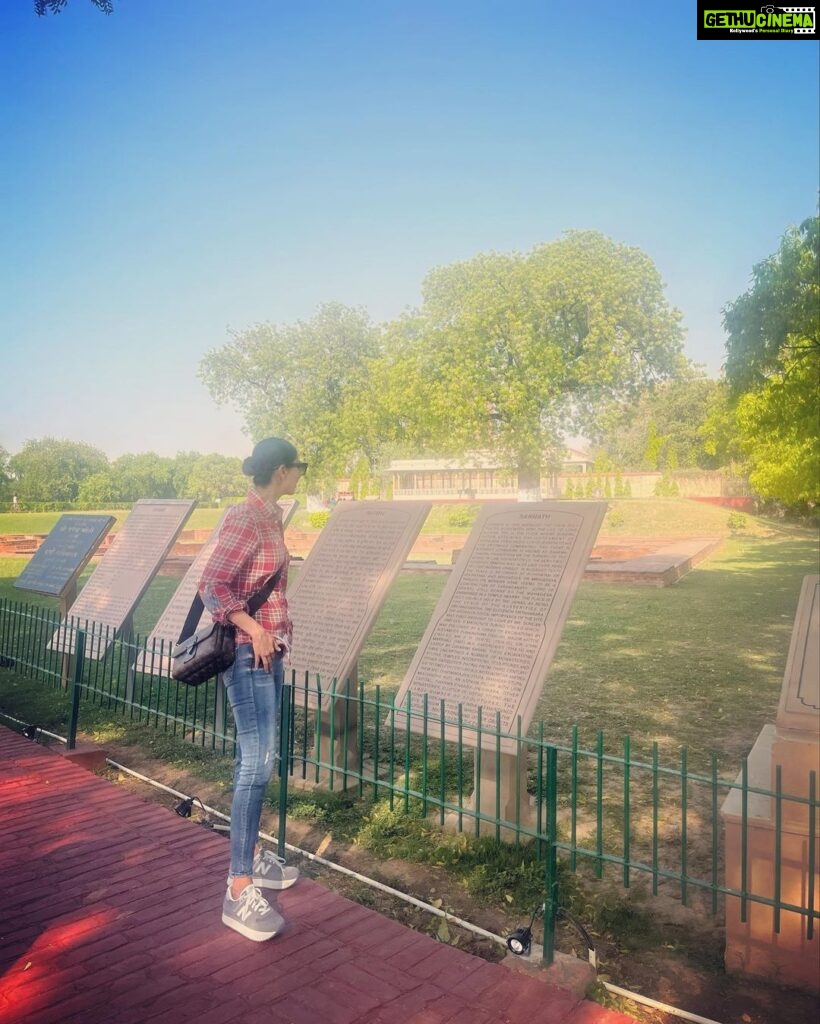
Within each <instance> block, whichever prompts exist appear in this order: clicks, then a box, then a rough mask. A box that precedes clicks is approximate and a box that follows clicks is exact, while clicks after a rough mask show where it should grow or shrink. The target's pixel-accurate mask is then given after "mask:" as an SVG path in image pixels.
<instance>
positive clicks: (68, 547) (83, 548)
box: [14, 514, 116, 597]
mask: <svg viewBox="0 0 820 1024" xmlns="http://www.w3.org/2000/svg"><path fill="white" fill-rule="evenodd" d="M115 522H116V519H115V517H114V516H86V515H74V514H71V515H65V516H60V518H59V519H58V520H57V522H56V523H55V524H54V527H53V529H52V530H51V532H50V533H49V535H48V536H47V537H46V539H45V540H44V541H43V543H42V544H41V545H40V547H39V548H38V549H37V551H36V552H35V553H34V556H33V557H32V559H31V561H30V562H29V563H28V565H27V566H26V567H25V569H23V571H22V572H21V573H20V575H19V576H18V577H17V579H16V580H15V581H14V585H15V587H20V589H21V590H33V591H35V592H36V593H38V594H53V595H54V596H55V597H61V596H62V595H63V594H64V593H65V592H66V591H67V590H68V589H69V588H70V587H72V586H73V585H74V584H75V583H76V582H77V577H78V576H79V575H80V573H81V572H82V571H83V569H84V568H85V567H86V565H87V564H88V562H89V560H90V558H91V556H92V555H93V554H94V552H95V551H96V550H97V548H98V547H99V546H100V544H101V543H102V540H103V538H104V537H105V535H106V534H107V533H108V531H109V530H110V529H111V527H112V526H113V525H114V523H115Z"/></svg>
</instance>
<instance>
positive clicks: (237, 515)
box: [199, 489, 292, 644]
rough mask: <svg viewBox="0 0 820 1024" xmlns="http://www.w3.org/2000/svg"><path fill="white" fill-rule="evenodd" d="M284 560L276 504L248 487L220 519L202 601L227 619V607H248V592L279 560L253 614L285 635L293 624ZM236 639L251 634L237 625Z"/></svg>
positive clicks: (216, 616) (279, 512)
mask: <svg viewBox="0 0 820 1024" xmlns="http://www.w3.org/2000/svg"><path fill="white" fill-rule="evenodd" d="M289 561H290V555H289V554H288V549H287V548H286V547H285V534H284V530H283V529H282V510H281V508H280V507H279V506H278V505H277V504H276V503H275V502H268V501H265V500H264V499H263V498H260V496H259V495H258V494H257V492H256V491H255V490H253V489H251V490H250V491H248V497H247V499H246V500H245V501H244V502H243V504H241V505H234V506H233V507H232V508H229V509H228V511H227V512H226V514H225V518H224V519H223V520H222V526H221V527H220V529H219V538H218V540H217V542H216V547H215V548H214V552H213V554H212V555H211V557H210V559H209V560H208V564H207V565H206V566H205V571H204V572H203V573H202V577H201V579H200V581H199V593H200V596H201V597H202V601H203V604H204V605H205V607H206V608H207V609H208V611H209V612H210V613H211V615H212V616H213V618H214V619H215V621H216V622H223V623H224V622H228V621H229V619H228V615H230V613H231V612H237V611H245V612H246V611H247V610H248V598H250V597H251V595H252V594H254V593H255V592H256V591H257V590H260V589H261V588H262V587H263V586H264V584H265V582H266V581H267V580H268V579H270V577H271V576H272V575H273V574H274V573H275V572H276V570H277V569H278V568H279V566H283V569H282V574H281V575H280V577H279V579H278V580H277V581H276V586H275V587H274V589H273V591H272V592H271V595H270V597H269V598H268V600H267V601H266V602H265V604H263V605H262V607H261V608H260V609H259V610H258V611H257V612H256V614H255V615H254V618H255V619H256V621H257V622H258V623H259V624H260V625H261V626H263V627H264V628H265V629H266V630H267V631H268V632H270V633H275V634H276V635H277V636H287V637H288V640H290V637H291V631H292V626H291V621H290V616H289V615H288V601H287V598H286V597H285V591H286V589H287V585H288V562H289ZM236 642H237V643H238V644H249V643H250V642H251V638H250V637H249V636H248V634H247V633H245V632H244V630H241V629H239V628H238V627H237V630H236Z"/></svg>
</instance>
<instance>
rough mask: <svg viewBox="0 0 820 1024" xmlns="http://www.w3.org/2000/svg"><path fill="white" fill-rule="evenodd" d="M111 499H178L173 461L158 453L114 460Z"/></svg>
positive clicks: (130, 455)
mask: <svg viewBox="0 0 820 1024" xmlns="http://www.w3.org/2000/svg"><path fill="white" fill-rule="evenodd" d="M111 479H112V490H113V492H114V494H115V497H113V498H112V499H111V500H112V501H125V502H130V501H138V500H139V499H140V498H175V497H176V490H175V487H174V460H173V459H169V458H165V457H163V456H161V455H157V454H156V453H155V452H141V453H140V454H137V455H132V454H128V455H122V456H120V458H118V459H116V460H115V461H114V462H112V463H111Z"/></svg>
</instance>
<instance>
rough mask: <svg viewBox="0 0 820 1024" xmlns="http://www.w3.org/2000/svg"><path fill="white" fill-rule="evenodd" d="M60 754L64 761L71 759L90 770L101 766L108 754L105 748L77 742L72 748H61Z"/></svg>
mask: <svg viewBox="0 0 820 1024" xmlns="http://www.w3.org/2000/svg"><path fill="white" fill-rule="evenodd" d="M61 754H62V756H63V757H64V758H65V759H66V761H71V762H72V763H73V764H76V765H78V766H79V767H80V768H85V769H86V770H87V771H90V772H93V771H95V770H96V769H97V768H101V767H102V766H103V765H104V764H105V762H106V761H107V760H108V756H109V754H108V751H107V750H105V749H104V748H103V747H98V746H96V745H95V744H93V743H78V744H77V746H76V747H75V748H74V749H73V750H63V751H61Z"/></svg>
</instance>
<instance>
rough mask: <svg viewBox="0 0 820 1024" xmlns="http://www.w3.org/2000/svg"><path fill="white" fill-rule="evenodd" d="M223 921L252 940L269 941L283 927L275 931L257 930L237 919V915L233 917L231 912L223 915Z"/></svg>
mask: <svg viewBox="0 0 820 1024" xmlns="http://www.w3.org/2000/svg"><path fill="white" fill-rule="evenodd" d="M222 923H223V924H225V925H227V926H228V927H229V928H233V930H234V931H235V932H239V934H240V935H244V936H245V938H246V939H250V940H251V942H267V941H268V939H272V938H273V937H274V936H275V935H278V934H279V931H280V930H281V929H277V931H275V932H260V931H255V930H254V929H253V928H249V927H248V926H247V925H246V924H242V922H241V921H237V920H236V918H235V917H231V916H230V915H229V914H223V915H222Z"/></svg>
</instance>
